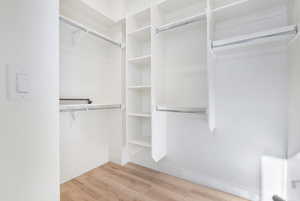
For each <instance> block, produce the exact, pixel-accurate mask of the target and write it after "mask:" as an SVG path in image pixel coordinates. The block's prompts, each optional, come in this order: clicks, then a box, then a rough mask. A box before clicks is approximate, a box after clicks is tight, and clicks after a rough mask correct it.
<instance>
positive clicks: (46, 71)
mask: <svg viewBox="0 0 300 201" xmlns="http://www.w3.org/2000/svg"><path fill="white" fill-rule="evenodd" d="M0 23H1V28H0V32H1V38H0V43H1V46H0V55H1V56H0V111H1V112H0V122H1V123H0V158H1V166H0V170H1V171H0V177H1V182H0V200H3V201H41V200H43V201H58V200H59V153H58V150H59V138H58V137H59V125H58V123H59V122H58V118H59V116H58V90H59V88H58V73H59V72H58V66H59V64H58V59H59V55H58V51H59V46H58V44H59V42H58V35H59V34H58V1H38V0H28V1H18V0H9V1H1V3H0ZM6 64H10V65H11V66H18V67H23V68H24V69H26V71H27V72H28V74H29V76H30V88H31V93H30V97H29V98H28V100H26V101H24V102H22V101H21V102H15V101H12V102H9V101H8V100H7V99H6V82H5V81H6V76H5V75H6V72H5V65H6Z"/></svg>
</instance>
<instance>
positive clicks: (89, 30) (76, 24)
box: [59, 15, 122, 48]
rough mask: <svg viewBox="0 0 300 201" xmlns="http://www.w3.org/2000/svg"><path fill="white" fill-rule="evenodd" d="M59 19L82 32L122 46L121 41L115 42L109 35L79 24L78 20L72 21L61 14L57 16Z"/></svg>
mask: <svg viewBox="0 0 300 201" xmlns="http://www.w3.org/2000/svg"><path fill="white" fill-rule="evenodd" d="M59 19H60V20H61V21H62V22H65V23H66V24H69V25H71V26H73V27H75V28H77V29H79V30H81V31H83V32H86V33H88V34H90V35H93V36H95V37H97V38H100V39H102V40H105V41H107V42H109V43H111V44H113V45H115V46H118V47H120V48H122V44H121V43H119V42H116V41H114V40H113V39H111V38H110V37H107V36H105V35H103V34H101V33H98V32H97V31H95V30H92V29H90V28H88V27H86V26H84V25H82V24H80V23H79V22H76V21H74V20H72V19H70V18H67V17H65V16H62V15H61V16H60V17H59Z"/></svg>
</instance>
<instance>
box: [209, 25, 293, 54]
mask: <svg viewBox="0 0 300 201" xmlns="http://www.w3.org/2000/svg"><path fill="white" fill-rule="evenodd" d="M297 32H298V28H297V25H289V26H285V27H280V28H277V29H272V30H268V31H262V32H257V33H252V34H245V35H241V36H236V37H232V38H227V39H222V40H215V41H213V42H212V47H213V49H219V48H224V47H228V46H231V45H240V44H242V43H248V42H251V41H254V40H262V39H270V38H274V37H277V36H282V35H284V34H286V35H296V34H297Z"/></svg>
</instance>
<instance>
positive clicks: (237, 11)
mask: <svg viewBox="0 0 300 201" xmlns="http://www.w3.org/2000/svg"><path fill="white" fill-rule="evenodd" d="M286 3H287V1H286V0H237V1H234V2H233V3H229V4H226V5H220V6H216V7H215V8H213V10H212V12H213V17H214V20H215V21H225V20H228V19H234V18H239V17H240V16H243V15H247V14H251V13H255V12H258V11H260V10H266V9H270V8H273V7H276V6H282V5H286Z"/></svg>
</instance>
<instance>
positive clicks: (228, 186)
mask: <svg viewBox="0 0 300 201" xmlns="http://www.w3.org/2000/svg"><path fill="white" fill-rule="evenodd" d="M132 162H133V163H136V164H138V165H141V166H144V167H147V168H150V169H155V170H157V171H160V172H163V173H165V174H169V175H172V176H175V177H178V178H182V179H186V180H188V181H191V182H194V183H196V184H200V185H203V186H207V187H210V188H213V189H216V190H220V191H222V192H226V193H230V194H233V195H236V196H239V197H242V198H245V199H247V200H250V201H260V200H261V196H260V193H259V192H253V191H251V190H247V188H246V187H241V186H239V185H235V184H232V183H229V182H225V181H221V180H218V179H215V178H212V177H208V176H204V175H199V173H197V174H195V172H192V171H186V170H182V169H177V168H174V167H172V168H171V167H166V166H160V165H153V164H150V163H149V162H147V161H137V160H133V161H132ZM195 175H197V176H196V177H195Z"/></svg>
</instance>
